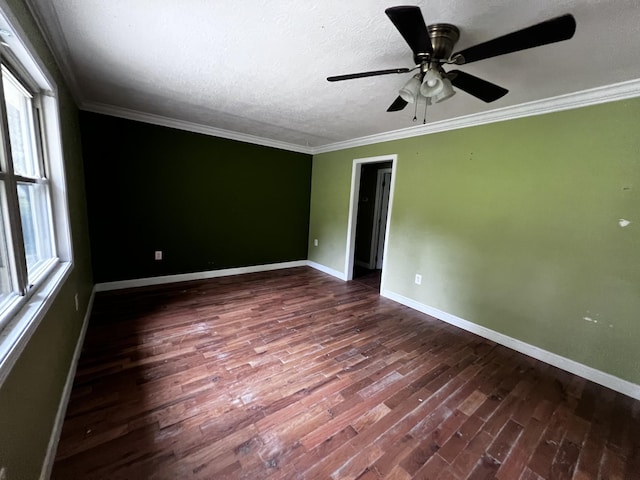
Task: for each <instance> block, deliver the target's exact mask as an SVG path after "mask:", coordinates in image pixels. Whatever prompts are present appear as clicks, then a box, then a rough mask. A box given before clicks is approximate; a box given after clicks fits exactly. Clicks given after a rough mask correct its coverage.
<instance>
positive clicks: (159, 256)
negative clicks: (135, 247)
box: [153, 250, 162, 260]
mask: <svg viewBox="0 0 640 480" xmlns="http://www.w3.org/2000/svg"><path fill="white" fill-rule="evenodd" d="M153 258H155V259H156V260H162V250H156V252H155V255H154V257H153Z"/></svg>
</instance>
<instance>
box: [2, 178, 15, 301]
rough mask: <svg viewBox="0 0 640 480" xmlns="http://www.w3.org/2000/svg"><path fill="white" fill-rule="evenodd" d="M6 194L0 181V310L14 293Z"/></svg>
mask: <svg viewBox="0 0 640 480" xmlns="http://www.w3.org/2000/svg"><path fill="white" fill-rule="evenodd" d="M6 211H7V210H6V196H5V190H4V182H0V310H2V308H3V307H4V306H5V305H6V303H7V302H8V301H9V300H10V299H11V298H13V297H15V294H14V292H13V286H12V285H11V278H12V275H11V257H9V245H8V243H7V236H6V231H7V230H6V229H7V228H8V223H7V221H6V218H7V217H6Z"/></svg>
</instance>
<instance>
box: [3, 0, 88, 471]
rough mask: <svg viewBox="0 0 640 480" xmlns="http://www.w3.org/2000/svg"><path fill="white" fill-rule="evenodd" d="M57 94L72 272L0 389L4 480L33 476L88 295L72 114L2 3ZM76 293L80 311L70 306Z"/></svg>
mask: <svg viewBox="0 0 640 480" xmlns="http://www.w3.org/2000/svg"><path fill="white" fill-rule="evenodd" d="M7 3H8V4H9V7H10V9H11V11H12V12H13V14H14V15H15V16H16V17H17V18H18V21H19V23H20V26H21V27H22V29H23V30H24V31H25V32H26V34H27V37H28V40H29V42H30V43H31V44H32V45H33V46H34V48H35V49H36V51H37V53H38V55H39V56H40V58H41V59H42V60H43V61H44V62H45V64H46V66H47V69H48V70H49V72H50V73H51V74H52V75H53V76H54V78H55V81H56V83H57V86H58V89H59V101H60V109H61V112H60V115H61V124H62V143H63V151H64V159H65V171H66V178H67V189H68V202H69V210H70V215H71V233H72V240H73V249H74V267H73V271H72V272H71V275H70V277H69V278H68V280H67V281H66V282H65V284H64V286H63V287H62V290H61V291H60V293H59V294H58V296H57V298H56V300H55V301H54V303H53V305H52V307H51V308H50V309H49V312H48V313H47V315H46V316H45V318H44V319H43V320H42V322H41V324H40V326H39V328H38V329H37V331H36V333H35V335H34V336H33V337H32V339H31V340H30V342H29V343H28V345H27V347H26V349H25V350H24V352H23V353H22V355H21V357H20V358H19V359H18V362H17V363H16V365H15V366H14V367H13V369H12V371H11V373H10V374H9V376H8V378H7V379H6V380H5V382H4V383H3V384H2V386H1V387H0V466H5V467H6V469H7V478H8V479H9V480H33V479H36V478H38V477H39V475H40V471H41V468H42V463H43V461H44V458H45V454H46V449H47V445H48V443H49V438H50V435H51V431H52V427H53V423H54V420H55V416H56V413H57V410H58V406H59V403H60V398H61V394H62V390H63V387H64V383H65V381H66V377H67V373H68V371H69V368H70V365H71V359H72V357H73V352H74V349H75V346H76V342H77V340H78V335H79V333H80V329H81V326H82V320H83V318H84V315H85V312H86V309H87V304H88V302H89V299H90V296H91V290H92V285H93V282H92V278H91V262H90V255H89V241H88V238H89V237H88V229H87V212H86V201H85V192H84V174H83V167H82V157H81V147H80V131H79V127H78V111H77V109H76V107H75V105H74V102H73V100H72V99H71V97H70V95H69V92H68V90H67V88H66V86H65V84H64V80H63V79H62V77H61V75H60V72H59V71H58V69H57V67H56V65H55V62H54V60H53V57H52V56H51V53H50V52H49V50H48V48H47V46H46V44H45V42H44V40H43V38H42V37H41V35H40V33H39V31H38V29H37V27H36V25H35V23H34V21H33V18H32V17H31V15H30V13H29V11H28V9H27V8H26V6H25V4H24V2H23V1H22V0H11V1H8V2H7ZM76 292H78V295H79V300H80V309H79V311H78V312H76V310H75V306H74V295H75V293H76Z"/></svg>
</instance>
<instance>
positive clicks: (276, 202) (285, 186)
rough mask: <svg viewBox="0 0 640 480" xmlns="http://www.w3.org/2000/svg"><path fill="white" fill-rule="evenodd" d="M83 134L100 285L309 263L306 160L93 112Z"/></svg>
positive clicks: (308, 162)
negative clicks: (158, 252)
mask: <svg viewBox="0 0 640 480" xmlns="http://www.w3.org/2000/svg"><path fill="white" fill-rule="evenodd" d="M81 128H82V137H83V145H84V157H85V172H86V182H87V201H88V208H89V218H90V231H91V243H92V259H93V268H94V275H95V281H96V282H107V281H117V280H126V279H135V278H144V277H151V276H160V275H171V274H180V273H190V272H199V271H207V270H218V269H224V268H233V267H244V266H253V265H261V264H269V263H277V262H286V261H294V260H304V259H306V258H307V240H308V230H309V197H310V188H311V156H310V155H305V154H302V153H295V152H289V151H285V150H279V149H275V148H270V147H263V146H258V145H253V144H248V143H243V142H237V141H234V140H226V139H221V138H216V137H211V136H207V135H201V134H197V133H191V132H185V131H182V130H175V129H171V128H166V127H160V126H157V125H150V124H146V123H140V122H135V121H131V120H124V119H120V118H115V117H110V116H106V115H99V114H95V113H88V112H82V113H81ZM155 250H162V251H163V252H164V260H162V261H155V260H154V251H155Z"/></svg>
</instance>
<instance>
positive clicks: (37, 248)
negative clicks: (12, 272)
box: [18, 183, 53, 281]
mask: <svg viewBox="0 0 640 480" xmlns="http://www.w3.org/2000/svg"><path fill="white" fill-rule="evenodd" d="M18 200H19V202H20V218H21V219H22V234H23V237H24V251H25V256H26V257H27V273H28V274H29V281H33V276H34V275H36V274H37V273H38V272H37V270H38V267H40V266H42V264H43V263H44V262H46V261H47V260H49V259H50V258H52V257H53V245H52V235H51V223H50V220H49V218H50V217H49V202H48V194H47V185H39V184H34V183H18Z"/></svg>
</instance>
